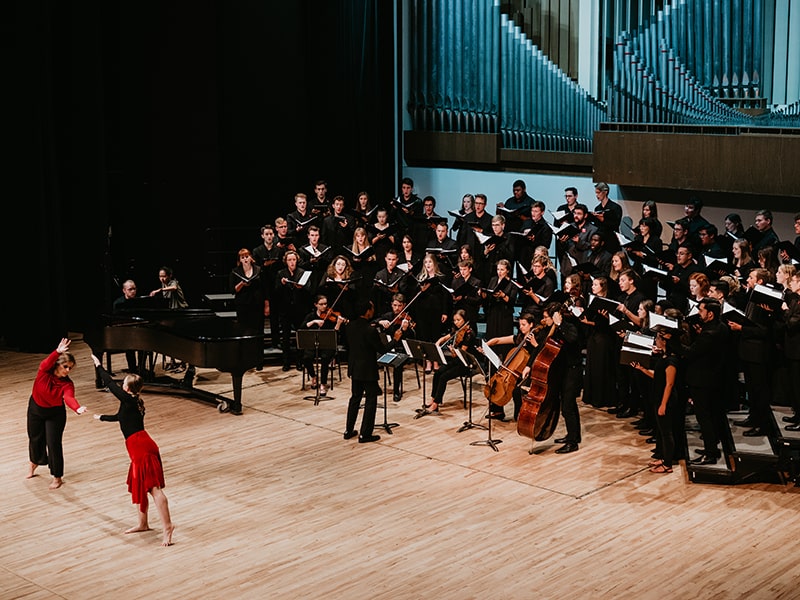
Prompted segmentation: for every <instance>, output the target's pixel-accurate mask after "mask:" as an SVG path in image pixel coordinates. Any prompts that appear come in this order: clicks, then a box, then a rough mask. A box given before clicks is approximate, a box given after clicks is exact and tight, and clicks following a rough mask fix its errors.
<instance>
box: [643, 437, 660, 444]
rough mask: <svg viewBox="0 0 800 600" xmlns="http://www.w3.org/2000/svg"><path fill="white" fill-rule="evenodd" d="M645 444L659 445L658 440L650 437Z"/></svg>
mask: <svg viewBox="0 0 800 600" xmlns="http://www.w3.org/2000/svg"><path fill="white" fill-rule="evenodd" d="M644 443H645V444H656V443H658V439H657V438H655V437H649V438H647V439H646V440H645V441H644Z"/></svg>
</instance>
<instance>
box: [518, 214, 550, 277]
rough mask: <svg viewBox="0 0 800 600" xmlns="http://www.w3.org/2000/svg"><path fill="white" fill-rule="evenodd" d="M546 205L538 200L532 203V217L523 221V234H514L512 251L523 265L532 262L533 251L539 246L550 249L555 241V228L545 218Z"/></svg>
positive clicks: (521, 231) (521, 230)
mask: <svg viewBox="0 0 800 600" xmlns="http://www.w3.org/2000/svg"><path fill="white" fill-rule="evenodd" d="M545 209H546V207H545V204H544V202H541V201H540V200H536V201H535V202H534V203H533V204H532V205H531V211H530V216H531V218H530V219H528V220H526V221H523V222H522V227H521V229H520V233H522V235H515V236H513V242H512V246H513V248H512V252H513V253H514V259H515V260H517V261H519V262H521V263H522V264H523V265H529V264H531V259H532V258H533V251H534V250H535V249H536V248H537V247H538V246H544V247H545V248H547V249H549V248H550V244H551V243H552V242H553V229H552V227H550V224H549V223H548V222H547V221H546V220H545V218H544V211H545Z"/></svg>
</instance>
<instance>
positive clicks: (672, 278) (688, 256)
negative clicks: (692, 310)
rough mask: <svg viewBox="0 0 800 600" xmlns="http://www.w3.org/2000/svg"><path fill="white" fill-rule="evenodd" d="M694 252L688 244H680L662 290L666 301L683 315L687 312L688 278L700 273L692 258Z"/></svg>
mask: <svg viewBox="0 0 800 600" xmlns="http://www.w3.org/2000/svg"><path fill="white" fill-rule="evenodd" d="M693 254H694V251H693V250H692V247H691V246H690V245H689V244H681V246H679V247H678V250H677V252H676V253H675V256H676V260H675V264H674V265H672V267H671V268H670V270H669V279H668V280H667V281H666V282H665V284H664V288H665V290H666V292H667V300H669V301H670V303H671V304H672V305H673V306H674V307H675V308H677V309H678V310H680V311H681V312H683V313H686V312H688V298H689V276H690V275H691V274H692V273H698V272H700V271H702V270H703V269H702V267H700V265H698V264H697V263H696V262H695V260H694V257H693Z"/></svg>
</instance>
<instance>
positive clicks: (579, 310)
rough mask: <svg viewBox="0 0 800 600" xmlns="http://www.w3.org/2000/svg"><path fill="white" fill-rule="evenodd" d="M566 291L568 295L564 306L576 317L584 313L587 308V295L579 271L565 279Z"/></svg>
mask: <svg viewBox="0 0 800 600" xmlns="http://www.w3.org/2000/svg"><path fill="white" fill-rule="evenodd" d="M564 293H565V294H566V295H567V297H566V299H565V300H564V306H565V307H566V308H567V310H569V311H570V312H571V313H572V315H573V316H575V317H576V318H578V317H580V316H581V315H582V314H583V311H584V310H585V309H586V296H585V295H584V294H583V285H582V282H581V276H580V275H578V274H577V273H572V274H571V275H567V277H566V279H564Z"/></svg>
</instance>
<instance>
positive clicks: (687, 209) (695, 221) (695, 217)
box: [683, 196, 709, 248]
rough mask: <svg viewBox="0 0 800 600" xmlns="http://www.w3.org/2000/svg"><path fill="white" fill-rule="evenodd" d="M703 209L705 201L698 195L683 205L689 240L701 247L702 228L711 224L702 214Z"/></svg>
mask: <svg viewBox="0 0 800 600" xmlns="http://www.w3.org/2000/svg"><path fill="white" fill-rule="evenodd" d="M701 210H703V202H702V201H701V200H700V198H698V197H696V196H692V197H691V198H689V201H688V202H687V203H686V204H685V205H684V207H683V214H684V217H683V222H684V223H685V226H686V237H687V238H688V240H687V241H688V242H689V243H690V244H691V245H692V246H693V247H695V248H699V247H700V230H701V229H702V228H703V227H706V226H707V225H709V222H708V221H707V220H706V218H705V217H704V216H703V215H701V214H700V211H701Z"/></svg>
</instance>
